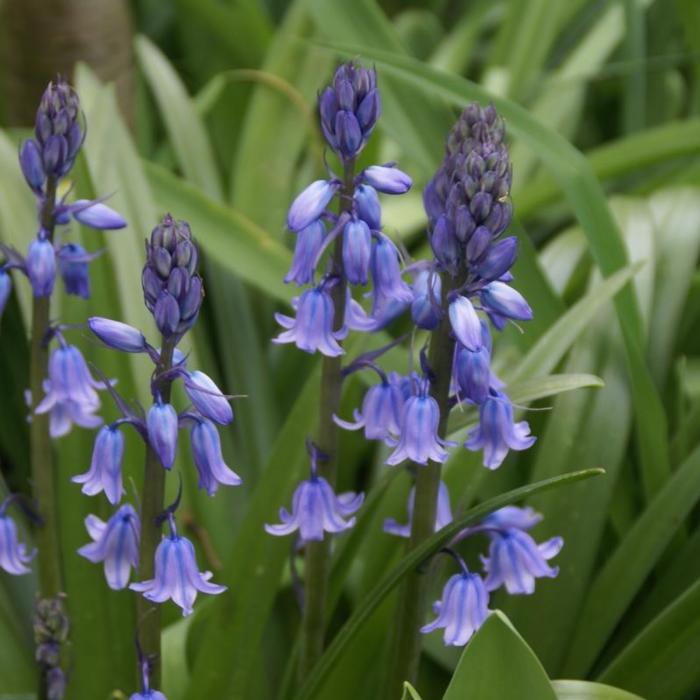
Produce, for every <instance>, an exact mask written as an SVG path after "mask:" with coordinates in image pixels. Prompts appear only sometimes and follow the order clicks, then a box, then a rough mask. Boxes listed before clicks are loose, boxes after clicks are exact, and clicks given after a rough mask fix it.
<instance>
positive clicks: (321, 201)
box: [287, 180, 339, 231]
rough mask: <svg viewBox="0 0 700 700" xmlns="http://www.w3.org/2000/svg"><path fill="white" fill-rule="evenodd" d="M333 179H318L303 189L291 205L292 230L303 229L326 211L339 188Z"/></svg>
mask: <svg viewBox="0 0 700 700" xmlns="http://www.w3.org/2000/svg"><path fill="white" fill-rule="evenodd" d="M338 187H339V184H338V183H337V182H335V181H333V180H330V181H329V180H316V181H315V182H312V183H311V184H310V185H309V186H308V187H307V188H306V189H305V190H303V191H302V192H301V193H300V194H299V195H297V197H296V199H295V200H294V201H293V202H292V206H291V207H289V213H288V214H287V227H288V228H289V230H290V231H301V230H302V229H305V228H306V227H307V226H309V225H310V224H312V223H313V222H314V221H316V220H317V219H318V218H319V217H320V216H321V214H323V212H324V211H325V209H326V207H327V206H328V204H329V203H330V201H331V199H333V196H334V195H335V193H336V191H337V190H338Z"/></svg>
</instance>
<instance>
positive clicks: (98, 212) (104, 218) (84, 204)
mask: <svg viewBox="0 0 700 700" xmlns="http://www.w3.org/2000/svg"><path fill="white" fill-rule="evenodd" d="M68 210H69V211H70V213H71V214H72V215H73V218H74V219H75V220H76V221H77V222H78V223H81V224H83V225H84V226H89V227H90V228H94V229H97V230H100V231H111V230H115V229H120V228H124V227H125V226H126V221H125V219H124V218H123V217H122V216H121V215H120V214H118V213H117V212H116V211H114V209H111V208H110V207H108V206H107V205H106V204H104V203H103V202H100V201H98V200H90V199H78V200H76V201H75V202H73V204H70V205H69V206H68Z"/></svg>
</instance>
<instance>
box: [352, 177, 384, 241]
mask: <svg viewBox="0 0 700 700" xmlns="http://www.w3.org/2000/svg"><path fill="white" fill-rule="evenodd" d="M353 204H354V211H355V214H356V215H357V217H358V218H360V219H362V220H363V221H364V222H365V223H366V224H367V225H368V226H369V227H370V228H371V229H372V230H374V231H378V230H379V229H380V228H381V227H382V207H381V204H380V203H379V196H378V195H377V190H375V189H374V187H372V186H370V185H358V186H357V187H356V188H355V193H354V194H353Z"/></svg>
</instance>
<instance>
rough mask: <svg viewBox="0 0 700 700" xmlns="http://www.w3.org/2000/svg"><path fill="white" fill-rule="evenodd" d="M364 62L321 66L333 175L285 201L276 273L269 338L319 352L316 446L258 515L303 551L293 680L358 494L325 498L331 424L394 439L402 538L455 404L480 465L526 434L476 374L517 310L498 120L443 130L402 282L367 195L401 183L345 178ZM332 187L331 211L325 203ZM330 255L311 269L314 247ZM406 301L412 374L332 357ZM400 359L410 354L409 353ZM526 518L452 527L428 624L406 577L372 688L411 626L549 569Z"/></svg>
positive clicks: (478, 617)
mask: <svg viewBox="0 0 700 700" xmlns="http://www.w3.org/2000/svg"><path fill="white" fill-rule="evenodd" d="M379 105H380V101H379V93H378V91H377V86H376V76H375V73H374V71H371V70H366V69H363V68H361V67H360V66H358V65H356V64H353V63H348V64H345V65H341V66H340V67H339V68H338V69H337V71H336V74H335V77H334V80H333V85H332V87H329V88H326V90H325V91H324V92H323V93H322V94H321V96H320V99H319V111H320V119H321V126H322V130H323V133H324V136H325V138H326V140H327V142H328V144H329V145H330V147H331V148H332V149H333V150H334V151H335V152H336V154H337V155H338V157H339V159H340V162H341V163H342V165H343V177H342V178H339V177H336V176H335V175H332V174H331V177H330V179H328V180H319V181H317V182H314V183H313V184H312V185H310V186H309V187H308V188H307V189H305V190H304V191H303V192H302V193H301V194H300V195H299V196H298V197H297V198H296V199H295V200H294V202H293V204H292V206H291V208H290V211H289V215H288V226H289V228H290V229H291V230H292V231H294V232H295V233H296V235H297V241H296V247H295V252H294V258H293V263H292V268H291V270H290V272H289V274H288V276H287V278H286V280H287V281H293V282H296V283H297V284H299V285H306V284H311V285H312V286H311V287H310V288H308V289H306V290H305V291H304V292H303V293H302V294H301V296H300V297H299V298H297V299H296V300H295V301H294V308H295V310H296V318H295V319H294V318H290V317H287V316H282V315H278V316H277V320H278V322H279V323H280V324H281V325H282V326H283V327H284V328H285V329H286V331H285V332H283V333H282V334H281V335H280V336H278V338H276V342H293V343H295V344H296V345H297V346H298V347H299V348H300V349H302V350H305V351H307V352H315V351H316V350H318V351H320V352H321V353H322V354H323V355H324V357H323V372H322V380H321V382H322V384H321V401H320V404H321V405H320V411H321V413H320V423H319V429H318V439H317V443H312V442H310V443H309V452H310V456H311V472H310V477H309V479H308V480H305V481H303V482H302V483H301V484H300V485H299V487H298V488H297V490H296V492H295V494H294V498H293V503H292V512H291V513H289V512H288V511H287V510H286V509H284V508H283V509H282V510H281V511H280V519H281V521H282V522H281V524H279V525H268V526H267V530H268V532H270V533H271V534H274V535H286V534H290V533H293V532H297V531H298V533H299V534H298V539H299V542H300V544H303V545H305V547H306V568H305V596H304V613H303V615H304V620H303V635H302V655H301V659H300V674H301V676H302V677H304V676H305V675H306V674H307V673H308V671H309V669H310V668H311V667H312V666H313V664H314V663H315V661H316V659H317V658H318V656H319V655H320V653H321V651H322V648H323V637H324V621H323V612H324V605H325V581H326V576H327V565H328V556H329V542H328V539H327V538H325V539H324V533H326V532H327V533H338V532H342V531H344V530H347V529H348V528H350V527H352V525H353V524H354V517H352V516H353V514H354V513H355V512H356V511H357V510H358V509H359V507H360V505H361V503H362V495H361V494H360V495H355V494H354V493H347V494H340V495H337V496H336V494H335V493H334V490H333V485H334V478H335V469H336V464H337V461H338V460H337V457H338V456H337V453H336V445H337V442H336V441H337V438H336V433H335V426H336V425H337V426H340V427H343V428H346V429H350V430H360V429H361V430H363V432H364V436H365V438H366V439H368V440H380V441H383V442H385V443H386V444H387V445H389V446H390V447H392V448H393V451H392V452H391V454H390V455H389V457H388V458H387V460H386V463H387V464H388V465H398V464H402V463H405V462H408V463H409V465H410V470H411V472H412V473H413V474H415V483H414V486H413V488H412V490H411V493H410V495H409V503H408V510H409V516H410V517H409V522H408V524H406V525H399V524H398V523H397V522H396V521H395V520H393V519H387V521H386V522H385V531H386V532H388V533H390V534H394V535H398V536H401V537H405V538H407V539H408V540H409V544H408V546H409V547H410V548H415V547H416V546H418V545H419V544H421V543H422V542H423V541H425V540H426V539H427V538H428V537H429V536H430V535H431V534H432V533H433V532H434V531H435V530H436V529H439V528H441V527H443V526H445V525H446V524H448V523H449V522H451V520H452V510H451V506H450V498H449V493H448V492H447V487H446V486H445V484H444V483H442V481H441V478H440V471H441V464H442V463H444V462H445V461H446V459H447V457H448V451H447V450H446V447H449V446H450V445H451V444H452V443H449V442H448V441H447V440H446V429H447V418H448V415H449V412H450V410H451V409H452V408H453V407H454V406H457V405H458V404H462V403H467V404H469V405H472V406H474V407H475V408H476V409H477V410H478V413H479V420H478V424H477V426H476V427H475V428H473V429H472V430H471V432H470V434H469V436H468V439H467V441H466V442H465V443H464V446H465V447H466V448H467V449H470V450H483V463H484V466H485V467H486V468H488V469H496V468H498V467H499V466H500V465H501V463H502V462H503V460H504V459H505V457H506V455H507V453H508V451H509V450H511V449H512V450H524V449H527V448H528V447H530V446H531V445H532V444H533V442H534V440H535V438H534V437H533V436H531V435H530V431H529V427H528V424H527V423H526V422H524V421H523V422H518V423H516V422H514V420H513V407H512V405H511V403H510V401H509V399H508V397H507V395H506V394H505V392H504V387H503V384H502V382H500V380H499V379H498V378H497V377H496V376H495V375H494V374H493V372H492V371H491V332H490V329H489V324H488V323H487V319H488V320H490V322H491V325H492V326H493V327H495V328H496V329H497V330H502V329H503V328H504V327H505V325H506V324H507V323H508V322H516V321H526V320H528V319H530V318H531V317H532V312H531V310H530V307H529V306H528V304H527V302H526V301H525V300H524V299H523V297H522V296H521V295H520V294H519V293H518V292H517V291H515V289H513V287H512V286H510V284H509V283H510V282H511V281H512V279H513V276H512V274H511V273H510V268H511V267H512V266H513V264H514V262H515V259H516V255H517V240H516V238H514V237H503V235H502V234H503V233H504V231H505V229H506V228H507V227H508V225H509V223H510V221H511V216H512V212H511V205H510V202H509V199H508V197H509V191H510V181H511V166H510V162H509V158H508V151H507V148H506V145H505V142H504V137H505V130H504V125H503V122H502V120H501V119H500V118H499V117H498V115H497V114H496V111H495V110H494V108H493V107H487V108H485V109H482V108H481V107H479V106H478V105H471V106H469V107H468V108H467V109H466V110H465V111H464V113H463V114H462V115H461V117H460V119H459V120H458V121H457V124H456V125H455V127H454V128H453V129H452V131H451V132H450V135H449V137H448V140H447V148H446V155H445V158H444V161H443V163H442V165H441V166H440V168H439V169H438V171H437V172H436V174H435V176H434V177H433V178H432V180H431V181H430V182H429V184H428V186H427V187H426V189H425V193H424V202H425V208H426V212H427V214H428V219H429V240H430V244H431V248H432V251H433V259H432V260H426V261H419V262H416V263H413V264H411V265H409V266H408V267H407V268H406V271H408V272H410V273H411V274H412V276H413V283H412V286H410V287H409V286H408V285H407V284H406V282H405V281H404V280H403V278H402V272H401V268H400V256H399V253H398V250H397V248H396V247H395V246H394V244H393V243H392V242H391V241H390V239H389V238H388V237H387V236H386V235H385V234H384V233H383V232H382V230H381V206H380V203H379V198H378V194H377V193H378V192H382V193H387V194H401V193H403V192H405V191H407V190H408V189H409V187H410V185H411V181H410V178H409V177H408V176H407V175H405V174H404V173H402V172H401V171H399V170H398V169H397V168H395V167H393V165H386V166H370V167H369V168H366V169H364V170H362V171H361V172H360V173H356V172H355V159H356V157H357V154H358V153H359V151H360V149H361V148H362V146H363V145H364V143H365V140H366V138H367V135H368V134H369V132H370V131H371V129H372V128H373V127H374V124H375V122H376V119H377V118H378V116H379V111H380V110H379ZM334 197H337V199H338V208H337V213H336V212H332V211H330V210H329V209H328V207H329V205H330V203H331V201H332V200H333V198H334ZM330 246H333V252H332V254H331V255H330V256H329V260H327V262H326V266H325V267H324V268H322V269H321V275H320V279H319V280H318V281H317V280H316V278H315V275H316V271H317V269H318V268H319V266H320V263H321V261H322V256H323V253H324V252H325V250H326V249H327V248H328V247H330ZM370 280H371V282H372V289H371V291H370V292H369V293H368V294H367V295H366V296H369V297H371V299H372V304H371V310H370V312H369V313H367V312H366V311H365V310H364V308H363V306H362V305H361V304H360V303H359V302H358V300H356V299H354V298H353V296H352V294H351V290H352V288H353V287H357V286H363V285H366V284H367V283H368V282H369V281H370ZM406 309H410V312H411V316H412V319H413V322H414V324H415V325H416V327H417V328H418V329H421V330H423V331H428V332H429V335H428V340H427V341H426V345H427V351H426V348H423V350H421V353H420V360H421V361H420V367H421V372H420V373H418V372H415V371H410V372H409V373H408V375H407V376H400V375H398V374H396V373H395V372H392V373H387V372H385V371H384V370H383V369H382V368H381V367H380V366H379V365H378V364H377V363H376V360H377V358H378V357H380V355H381V354H382V351H383V349H380V350H378V351H373V352H370V353H367V354H365V355H363V356H361V357H359V358H357V359H355V360H354V361H353V362H350V363H348V364H346V365H345V367H343V366H342V365H341V356H342V354H343V349H342V346H341V342H342V340H343V339H344V338H345V336H346V334H347V333H348V331H349V330H358V331H366V332H374V331H378V330H381V329H383V328H384V327H386V325H387V324H388V323H389V322H390V321H392V320H393V319H394V318H396V317H397V316H398V315H399V314H400V313H401V312H403V311H404V310H406ZM408 364H409V367H411V366H413V363H412V361H411V362H409V363H408ZM365 369H371V370H373V371H374V372H375V373H376V374H377V376H378V378H379V383H378V384H375V385H373V386H371V387H370V388H369V389H368V391H367V393H366V394H365V397H364V400H363V404H362V409H361V410H360V411H357V410H356V411H355V420H354V422H349V421H346V420H343V419H341V418H340V417H338V416H337V409H338V404H339V394H340V386H341V382H342V379H343V378H344V377H346V376H348V375H350V374H352V373H353V372H355V371H359V370H365ZM539 520H540V516H539V515H538V514H536V513H535V512H534V511H532V510H531V509H523V508H516V507H512V506H511V507H507V508H503V509H501V510H499V511H497V512H495V513H492V514H491V515H490V516H488V517H487V518H485V519H484V520H483V521H482V522H481V523H478V524H477V525H475V526H473V527H470V528H467V529H465V530H463V531H462V532H461V533H460V534H459V535H458V536H457V537H456V538H455V539H454V540H453V541H452V542H451V543H450V547H448V548H446V549H445V550H444V551H445V552H446V553H448V554H450V555H451V556H452V557H453V558H454V560H455V561H456V562H457V564H458V568H459V571H458V573H456V574H455V575H453V576H451V577H450V578H449V579H448V581H447V583H446V585H445V588H444V591H443V594H442V599H441V600H440V601H438V602H436V603H435V605H434V609H435V612H436V618H435V619H434V620H433V621H432V622H431V623H429V624H426V625H423V624H422V623H423V616H424V614H425V598H426V594H427V576H426V575H425V574H422V573H419V572H415V573H414V574H412V575H411V576H410V577H409V578H408V580H407V581H406V583H405V584H404V587H403V589H402V591H401V593H400V602H399V605H398V614H397V621H396V625H395V630H394V635H393V638H392V648H391V650H390V653H391V656H392V663H391V665H390V669H389V673H388V676H387V687H386V692H385V695H384V697H392V698H393V697H399V696H400V694H401V688H402V684H403V681H404V680H407V679H408V680H413V679H414V678H415V674H416V669H417V665H418V660H419V656H420V632H422V633H429V632H431V631H433V630H435V629H437V628H444V630H445V631H444V641H445V643H446V644H449V645H464V644H466V643H467V642H468V641H469V639H470V638H471V636H472V635H473V633H474V632H475V631H476V630H477V629H478V628H479V627H480V625H481V624H482V623H483V621H484V620H485V619H486V616H487V615H488V599H489V593H490V592H491V591H493V590H496V589H497V588H500V587H505V589H506V590H507V591H508V592H509V593H512V594H529V593H532V592H533V590H534V583H535V579H536V578H538V577H553V576H556V574H557V569H556V567H551V566H550V565H549V564H548V563H547V562H548V560H549V559H551V558H552V557H554V556H555V555H556V554H557V553H558V551H559V550H560V548H561V546H562V544H563V543H562V540H561V539H560V538H553V539H551V540H549V541H548V542H545V543H542V544H537V543H536V542H535V541H534V540H533V539H532V537H531V536H530V535H529V534H528V530H529V529H531V528H532V527H533V526H534V525H535V524H536V523H537V522H539ZM477 534H486V535H487V536H488V537H489V539H490V545H489V556H488V557H482V565H483V568H484V571H485V574H486V576H485V577H482V575H481V574H479V573H476V572H472V571H470V570H469V569H468V568H467V565H466V563H465V562H464V560H463V559H462V557H461V556H460V555H459V553H458V552H457V551H456V549H455V548H456V547H457V545H458V544H459V542H460V541H461V540H463V539H465V538H466V537H470V536H474V535H477Z"/></svg>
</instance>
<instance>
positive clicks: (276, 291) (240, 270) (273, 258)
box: [144, 163, 293, 303]
mask: <svg viewBox="0 0 700 700" xmlns="http://www.w3.org/2000/svg"><path fill="white" fill-rule="evenodd" d="M144 168H145V172H146V174H147V176H148V182H149V185H150V186H151V188H152V189H153V193H154V196H155V199H156V201H157V202H159V203H160V205H161V206H163V207H165V206H168V207H169V206H172V204H173V202H176V203H177V211H178V216H180V217H182V218H184V219H187V220H188V221H189V222H190V223H191V224H192V228H193V229H194V230H195V231H196V232H197V240H199V241H200V242H201V244H202V245H203V246H204V248H205V250H206V251H207V252H208V253H209V254H210V255H211V256H212V258H213V259H215V260H217V261H218V262H220V263H221V265H223V266H224V267H226V268H227V269H228V270H230V271H231V272H233V273H234V274H236V275H238V276H239V277H240V278H241V279H243V280H245V281H246V282H249V283H250V284H251V285H253V286H254V287H256V288H258V289H260V290H261V291H263V292H265V293H266V294H268V295H270V296H272V297H273V298H275V299H279V300H281V301H284V302H287V303H288V302H289V300H290V298H291V297H292V294H293V290H291V289H290V288H289V287H287V286H286V285H285V284H284V281H283V280H284V276H285V275H286V274H287V270H288V268H289V264H290V262H291V254H290V253H289V251H288V250H287V249H286V248H285V247H284V246H283V245H282V244H281V243H279V242H278V241H276V240H275V239H274V238H272V237H271V236H270V235H269V234H268V233H267V232H266V231H264V230H263V229H261V228H260V227H259V226H258V225H257V224H254V223H253V222H252V221H250V219H248V218H246V217H245V216H243V215H242V214H240V213H238V212H237V211H235V210H234V209H231V208H230V207H227V206H225V205H223V204H219V203H218V202H215V201H214V200H213V199H211V198H209V197H207V195H206V194H204V192H202V191H201V190H200V189H198V188H197V187H195V186H194V185H192V184H190V183H189V182H186V181H185V180H181V179H180V178H178V177H176V176H175V175H172V174H171V173H169V172H168V171H167V170H165V169H164V168H162V167H160V166H158V165H155V164H152V163H144Z"/></svg>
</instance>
